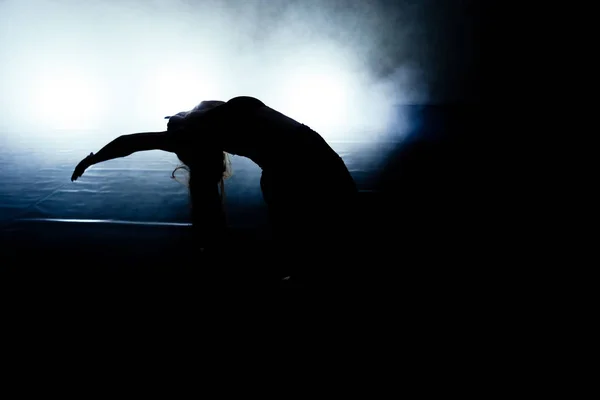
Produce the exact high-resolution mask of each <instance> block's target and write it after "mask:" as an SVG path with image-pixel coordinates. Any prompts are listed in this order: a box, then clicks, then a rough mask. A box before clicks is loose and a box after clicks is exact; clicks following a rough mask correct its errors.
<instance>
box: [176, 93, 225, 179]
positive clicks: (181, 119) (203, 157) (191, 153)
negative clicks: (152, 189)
mask: <svg viewBox="0 0 600 400" xmlns="http://www.w3.org/2000/svg"><path fill="white" fill-rule="evenodd" d="M222 104H225V102H223V101H220V100H207V101H203V102H201V103H200V104H198V105H197V106H196V107H194V108H193V109H192V110H190V111H181V112H178V113H177V114H175V115H173V116H171V117H168V118H169V122H168V123H167V130H168V131H181V132H182V133H184V134H185V135H194V136H195V135H196V133H195V132H185V130H186V126H185V122H186V117H187V116H188V115H189V114H190V113H195V114H196V115H200V114H201V113H203V112H205V111H208V110H210V109H212V108H214V107H217V106H219V105H222ZM198 134H200V132H199V133H198ZM192 142H196V141H195V140H194V141H192ZM197 143H198V145H197V146H193V145H191V146H189V148H187V149H185V150H182V151H181V152H178V153H177V156H178V157H179V160H180V161H181V162H182V163H183V165H182V166H179V167H177V168H176V169H175V170H174V171H173V178H175V179H177V178H176V177H175V173H176V171H177V170H179V169H185V170H187V171H188V173H189V174H191V173H192V170H193V171H194V172H193V174H194V176H195V178H194V180H195V181H200V180H201V181H204V182H214V183H218V182H219V181H222V180H223V179H227V178H229V177H230V176H231V175H232V174H233V171H232V168H231V160H230V158H229V155H228V154H227V153H225V152H223V151H222V149H220V148H217V147H216V146H214V144H213V143H211V142H210V141H208V140H207V141H198V142H197ZM186 185H189V177H188V179H187V183H186Z"/></svg>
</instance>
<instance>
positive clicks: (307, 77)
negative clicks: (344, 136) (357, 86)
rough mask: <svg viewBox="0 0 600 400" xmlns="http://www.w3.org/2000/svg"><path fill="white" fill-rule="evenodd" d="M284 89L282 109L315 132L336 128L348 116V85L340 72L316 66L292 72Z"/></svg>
mask: <svg viewBox="0 0 600 400" xmlns="http://www.w3.org/2000/svg"><path fill="white" fill-rule="evenodd" d="M288 79H289V80H288V81H287V84H286V85H285V87H284V93H285V100H284V101H283V104H282V108H284V109H285V110H286V111H287V112H288V113H289V114H290V115H292V116H294V118H295V119H298V120H300V121H304V122H306V123H307V124H310V125H311V126H314V128H315V129H327V128H332V127H335V126H339V125H340V123H343V121H345V120H346V119H347V118H348V116H347V113H348V111H349V110H348V100H349V95H350V91H349V90H348V89H349V86H348V85H349V83H348V82H346V81H345V80H344V75H343V74H342V73H341V72H338V73H334V72H333V71H328V68H322V67H321V68H319V67H317V66H315V67H313V68H309V69H307V70H304V71H291V73H290V74H289V78H288Z"/></svg>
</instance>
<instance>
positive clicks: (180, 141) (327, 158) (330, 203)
mask: <svg viewBox="0 0 600 400" xmlns="http://www.w3.org/2000/svg"><path fill="white" fill-rule="evenodd" d="M167 118H169V122H168V124H167V131H164V132H149V133H136V134H132V135H123V136H120V137H118V138H117V139H115V140H114V141H112V142H111V143H109V144H107V145H106V146H105V147H104V148H102V149H101V150H100V151H98V153H96V154H93V153H92V154H90V155H89V156H88V157H86V158H85V159H84V160H82V161H81V162H80V163H79V165H77V167H76V168H75V171H74V173H73V176H72V178H71V179H72V180H76V179H77V178H78V177H80V176H81V175H82V174H83V172H84V171H85V169H86V168H88V167H89V166H91V165H93V164H97V163H99V162H103V161H106V160H110V159H113V158H117V157H125V156H127V155H129V154H132V153H134V152H136V151H142V150H164V151H169V152H172V153H175V154H176V155H177V156H178V157H179V159H180V160H181V161H182V162H183V163H184V164H185V165H186V166H187V168H189V171H190V183H189V184H190V195H191V201H192V222H193V225H195V226H198V227H201V229H200V231H201V234H200V236H201V240H203V241H204V242H205V243H209V245H211V244H212V245H213V246H218V243H219V242H220V241H221V240H222V234H223V232H224V227H225V223H224V216H223V212H222V208H221V207H220V198H219V194H218V188H217V183H218V182H219V181H220V180H221V179H222V177H223V174H224V172H225V167H224V157H225V153H229V154H234V155H239V156H244V157H247V158H249V159H251V160H252V161H254V162H255V163H256V164H257V165H258V166H260V167H261V169H262V176H261V181H260V185H261V189H262V193H263V197H264V200H265V202H266V203H267V207H268V210H269V217H270V220H271V225H272V228H273V230H274V237H275V238H276V239H277V244H278V245H277V247H276V249H277V251H276V252H275V255H276V256H277V257H278V262H282V263H284V264H288V265H292V264H293V265H294V266H298V268H293V270H294V271H295V273H296V276H300V275H303V273H302V272H303V271H304V272H306V271H308V270H310V269H311V268H310V266H313V267H315V271H316V270H318V272H315V271H313V273H317V274H319V275H320V274H321V273H322V268H323V266H321V265H319V266H318V267H319V268H316V267H317V264H319V262H318V261H319V260H321V261H323V259H324V258H325V257H326V256H327V255H335V256H336V257H337V256H339V255H340V254H341V253H340V252H343V251H344V249H343V247H344V244H345V243H346V240H347V239H349V237H348V232H349V230H348V227H349V226H350V225H349V222H350V213H351V212H352V207H353V205H354V201H355V196H356V193H357V190H356V185H355V183H354V181H353V179H352V177H351V175H350V173H349V172H348V169H347V168H346V165H345V164H344V162H343V161H342V159H341V158H340V157H339V156H338V154H337V153H336V152H335V151H334V150H333V149H332V148H331V147H330V146H329V145H328V144H327V142H325V140H324V139H323V138H322V137H321V136H320V135H319V134H318V133H316V132H315V131H313V130H312V129H310V128H309V127H307V126H305V125H303V124H301V123H299V122H297V121H295V120H293V119H291V118H289V117H287V116H285V115H283V114H282V113H280V112H278V111H276V110H274V109H272V108H270V107H268V106H266V105H265V104H264V103H263V102H261V101H260V100H257V99H255V98H252V97H236V98H233V99H231V100H229V101H228V102H222V101H205V102H202V103H201V104H200V105H198V106H197V107H195V108H194V109H193V110H191V111H189V112H180V113H178V114H177V115H175V116H173V117H167ZM332 250H333V253H332ZM317 257H318V258H317ZM302 264H304V265H302Z"/></svg>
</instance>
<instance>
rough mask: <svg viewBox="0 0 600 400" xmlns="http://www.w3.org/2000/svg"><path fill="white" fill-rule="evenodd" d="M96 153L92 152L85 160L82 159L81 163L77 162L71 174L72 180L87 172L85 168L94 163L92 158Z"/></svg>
mask: <svg viewBox="0 0 600 400" xmlns="http://www.w3.org/2000/svg"><path fill="white" fill-rule="evenodd" d="M93 155H94V153H90V155H89V156H87V157H86V158H84V159H83V160H81V161H80V162H79V164H77V166H76V167H75V171H73V175H71V182H73V181H76V180H77V178H79V177H80V176H81V175H83V173H84V172H85V170H86V169H87V168H88V167H89V166H90V165H92V164H93V163H92V162H91V158H92V156H93Z"/></svg>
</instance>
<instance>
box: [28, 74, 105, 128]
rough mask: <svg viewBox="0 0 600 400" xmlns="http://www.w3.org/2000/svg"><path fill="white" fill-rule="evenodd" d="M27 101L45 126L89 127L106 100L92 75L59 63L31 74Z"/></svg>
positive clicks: (98, 114)
mask: <svg viewBox="0 0 600 400" xmlns="http://www.w3.org/2000/svg"><path fill="white" fill-rule="evenodd" d="M29 103H30V104H29V106H30V107H31V114H30V115H31V117H32V118H35V119H36V123H37V124H38V125H40V126H43V127H44V128H46V129H88V128H93V127H94V126H96V125H97V124H98V122H99V120H100V118H101V117H102V110H101V107H102V106H103V104H104V103H105V100H104V98H103V96H102V93H101V90H100V89H99V87H98V85H97V84H96V82H94V77H93V76H92V75H90V74H88V75H86V74H84V73H82V72H81V71H79V70H77V69H76V68H69V66H62V67H61V68H60V69H59V68H55V69H51V70H46V71H44V72H43V73H41V74H40V75H39V76H36V77H33V78H32V81H31V86H30V97H29Z"/></svg>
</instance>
